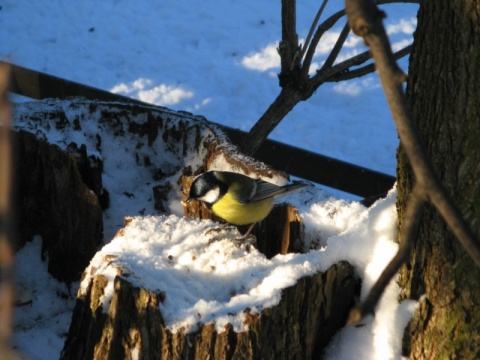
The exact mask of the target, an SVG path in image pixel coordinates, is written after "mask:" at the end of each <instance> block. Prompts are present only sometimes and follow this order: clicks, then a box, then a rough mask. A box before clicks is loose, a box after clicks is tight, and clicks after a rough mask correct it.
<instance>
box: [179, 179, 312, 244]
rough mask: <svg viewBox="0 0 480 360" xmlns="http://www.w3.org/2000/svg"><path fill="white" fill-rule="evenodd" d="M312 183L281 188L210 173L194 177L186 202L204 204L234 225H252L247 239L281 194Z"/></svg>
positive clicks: (264, 182)
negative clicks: (198, 201)
mask: <svg viewBox="0 0 480 360" xmlns="http://www.w3.org/2000/svg"><path fill="white" fill-rule="evenodd" d="M307 186H309V184H305V183H300V182H294V183H292V184H288V185H284V186H278V185H275V184H272V183H269V182H266V181H263V180H260V179H253V178H251V177H248V176H246V175H242V174H237V173H233V172H227V171H208V172H206V173H203V174H201V175H199V176H197V177H196V178H195V180H194V181H193V183H192V185H191V187H190V192H189V196H188V198H187V200H186V201H187V202H189V201H190V200H192V199H197V200H200V201H203V202H204V203H205V204H206V205H207V208H209V209H210V210H211V211H212V212H213V213H214V214H215V215H217V216H218V217H220V218H221V219H223V220H225V221H226V222H228V223H230V224H233V225H247V224H251V226H250V228H249V229H248V230H247V232H246V233H245V235H243V236H242V237H241V239H243V238H246V237H247V236H248V235H249V234H250V232H251V231H252V229H253V226H254V225H255V223H257V222H258V221H261V220H263V219H264V218H265V217H266V216H267V215H268V214H269V213H270V211H271V210H272V208H273V199H274V197H276V196H278V195H283V194H287V193H290V192H292V191H297V190H300V189H303V188H304V187H307Z"/></svg>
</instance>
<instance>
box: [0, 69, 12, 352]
mask: <svg viewBox="0 0 480 360" xmlns="http://www.w3.org/2000/svg"><path fill="white" fill-rule="evenodd" d="M9 76H10V67H9V66H8V65H7V64H5V63H3V64H0V354H4V355H5V356H13V355H12V354H11V353H10V345H9V343H10V337H11V326H12V304H13V285H12V266H13V254H12V249H11V246H10V242H9V238H8V235H9V234H8V233H9V231H8V230H9V214H10V191H11V154H12V150H11V144H10V112H11V109H10V103H9V102H8V97H7V87H8V82H9Z"/></svg>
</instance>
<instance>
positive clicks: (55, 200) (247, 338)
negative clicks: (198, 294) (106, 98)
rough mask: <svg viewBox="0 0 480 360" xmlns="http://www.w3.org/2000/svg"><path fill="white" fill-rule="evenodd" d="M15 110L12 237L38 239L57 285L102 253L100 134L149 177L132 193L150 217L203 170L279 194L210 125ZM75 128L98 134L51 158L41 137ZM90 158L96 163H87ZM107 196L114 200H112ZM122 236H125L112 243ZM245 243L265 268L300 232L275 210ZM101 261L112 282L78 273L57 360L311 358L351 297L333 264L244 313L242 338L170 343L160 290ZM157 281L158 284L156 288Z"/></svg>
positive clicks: (167, 117)
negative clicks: (141, 193)
mask: <svg viewBox="0 0 480 360" xmlns="http://www.w3.org/2000/svg"><path fill="white" fill-rule="evenodd" d="M16 110H17V111H16V112H15V116H16V120H17V122H19V123H22V126H23V128H22V129H24V130H26V131H28V132H29V134H27V133H23V132H22V131H20V133H19V135H18V139H17V142H18V145H17V146H18V149H19V150H18V159H20V160H18V162H19V163H22V164H21V165H22V166H21V169H20V170H18V174H19V175H17V176H18V178H19V179H20V181H18V182H17V187H18V188H17V189H16V190H17V192H18V193H19V203H20V204H21V206H20V208H19V210H18V213H19V218H20V219H22V220H21V221H22V226H24V228H22V232H23V234H24V238H28V236H31V235H33V234H37V233H40V234H41V235H42V239H43V247H44V251H45V252H46V253H48V257H49V271H50V272H51V273H52V274H54V275H55V276H56V277H57V278H59V279H61V280H64V281H73V280H76V279H77V278H78V273H79V271H81V269H84V268H85V266H86V265H87V263H88V260H89V259H90V258H91V257H92V256H93V253H94V251H95V248H96V246H98V244H99V242H100V241H101V232H102V222H101V220H102V208H105V207H106V206H108V196H106V194H108V193H107V191H108V190H109V189H108V188H107V189H106V190H107V191H105V189H103V184H102V183H101V173H102V162H101V161H100V160H99V159H100V158H101V157H103V156H102V154H103V151H104V145H103V143H102V136H103V135H104V134H105V133H106V132H108V133H109V134H113V135H114V136H115V137H118V138H123V139H125V138H126V139H128V141H126V142H124V143H123V144H128V146H131V148H129V149H130V152H131V154H132V156H133V158H134V159H135V164H136V165H135V166H143V167H145V168H146V169H148V173H149V174H150V175H149V176H150V177H149V178H148V179H145V184H142V186H146V187H150V189H151V191H152V198H153V199H154V204H155V209H156V210H157V211H158V212H161V213H169V212H170V211H171V210H170V209H171V207H170V202H172V199H174V200H175V201H177V202H178V203H179V202H180V201H181V196H183V197H184V196H185V194H186V193H187V191H188V189H189V183H188V182H189V181H191V179H192V176H194V175H197V174H199V173H201V172H204V171H206V170H207V169H217V170H226V171H237V172H242V173H245V174H247V175H251V176H254V177H260V178H262V179H264V180H267V181H271V182H277V183H282V182H286V175H285V174H282V173H279V172H277V171H275V170H273V169H270V168H269V167H268V166H266V165H265V164H262V163H259V162H257V161H255V160H254V159H252V158H249V157H246V156H244V155H242V154H240V153H239V152H238V150H237V149H236V148H235V147H234V146H233V145H231V144H230V142H229V141H228V139H227V138H226V137H225V135H223V133H221V131H220V130H218V129H217V128H216V127H215V126H214V125H212V124H211V123H209V122H208V121H206V120H205V119H202V118H200V117H195V116H193V115H191V114H188V113H180V112H178V113H177V112H173V111H170V110H168V109H164V108H158V107H148V106H145V107H142V106H138V105H132V104H117V103H113V104H112V103H105V102H97V101H87V100H85V99H74V100H66V101H55V100H47V101H44V102H36V103H32V104H26V105H19V107H17V109H16ZM84 121H89V123H88V124H89V125H88V126H87V128H88V129H89V131H91V129H92V128H93V127H94V126H97V128H96V129H97V131H98V133H90V134H87V135H88V136H85V139H86V141H87V140H88V141H90V140H92V141H91V142H90V143H89V144H80V143H79V144H73V143H72V144H70V146H66V147H65V148H63V149H61V148H60V147H59V146H57V145H52V144H48V143H47V142H46V141H44V140H45V139H42V136H43V137H45V138H46V136H45V134H44V133H42V131H43V130H44V129H49V128H52V127H55V128H56V129H57V130H58V129H60V130H62V129H67V130H68V131H66V133H69V134H75V132H79V133H80V134H83V135H84V134H85V130H84V129H83V128H82V126H84ZM38 124H40V125H41V129H42V130H39V128H37V125H38ZM77 135H78V134H77ZM83 135H82V136H83ZM75 136H76V135H74V137H75ZM69 142H70V141H69V140H67V139H64V141H63V143H66V144H68V143H69ZM89 150H90V151H91V150H95V152H97V153H99V154H100V157H98V158H97V159H92V158H90V157H88V156H87V153H88V151H89ZM164 158H166V159H167V161H165V159H164ZM105 161H108V156H107V157H106V160H105ZM92 164H93V165H92ZM128 171H132V169H128ZM113 196H118V194H112V192H111V191H110V197H111V199H113ZM122 196H124V195H122ZM146 215H151V214H146ZM185 215H187V216H194V217H200V218H204V219H208V218H211V214H210V213H209V211H207V209H206V208H204V207H201V206H200V204H198V203H197V204H195V203H194V202H192V203H191V204H189V208H187V209H186V210H185ZM148 218H149V217H148V216H146V217H145V219H148ZM182 219H185V218H182ZM187 220H188V221H195V220H191V219H185V221H187ZM198 224H199V225H198V226H206V225H205V222H198ZM125 229H128V224H127V226H126V227H125V228H124V229H122V230H121V232H122V231H125ZM242 231H243V230H242ZM254 234H255V235H256V237H257V240H258V243H257V246H258V248H259V249H260V250H262V251H263V252H264V254H265V255H266V257H267V258H272V257H274V256H275V255H277V254H286V253H288V252H292V251H293V252H299V251H300V249H301V243H302V240H303V224H302V222H301V218H300V216H299V215H298V212H297V210H296V209H295V208H294V207H292V206H290V205H287V204H280V205H278V206H276V207H275V208H274V210H273V211H272V213H271V214H270V215H269V217H268V218H267V219H265V220H264V221H263V222H262V223H261V224H258V225H257V226H256V229H255V232H254ZM119 235H121V233H120V234H119ZM106 240H109V239H106ZM107 246H108V245H107ZM102 251H103V250H102ZM249 251H250V250H249ZM251 251H252V252H254V251H256V250H254V249H252V250H251ZM98 254H103V253H102V252H99V253H97V255H98ZM97 255H96V256H97ZM94 259H95V258H94ZM103 260H104V261H103V262H102V265H101V266H102V267H103V266H105V267H108V268H109V269H110V270H113V272H114V273H115V276H114V277H113V278H109V277H108V276H106V275H105V274H102V273H98V274H97V273H96V270H95V269H93V268H92V267H91V265H90V267H89V268H88V269H87V270H86V271H85V272H84V275H83V276H84V279H83V281H82V284H83V285H82V288H81V290H79V293H78V296H77V302H76V306H75V309H74V312H73V316H72V323H71V326H70V330H69V333H68V336H67V341H66V343H65V347H64V350H63V352H62V359H137V358H138V359H159V358H164V359H172V358H173V359H204V358H215V359H216V358H220V359H221V358H228V359H230V358H251V359H272V358H274V357H280V358H285V359H286V358H295V359H309V358H317V357H318V356H319V354H320V352H321V349H323V347H325V345H326V344H327V342H328V340H329V339H330V337H331V336H332V335H333V334H334V333H335V332H336V331H337V329H339V328H340V327H342V326H343V325H344V320H345V317H346V315H347V314H348V311H349V309H350V306H351V304H352V302H353V297H354V293H355V291H356V287H357V285H358V284H357V280H356V279H355V277H354V271H353V268H352V267H351V266H350V265H349V264H347V263H339V264H336V265H334V266H332V267H331V268H330V269H328V270H327V271H326V272H324V273H322V272H319V271H318V272H316V273H311V274H309V275H308V276H303V277H301V278H299V279H298V281H297V282H296V283H295V284H294V285H291V286H288V287H285V288H283V290H282V293H281V298H280V299H279V302H278V303H276V304H275V305H272V306H267V307H264V308H262V309H261V313H258V312H255V311H253V310H252V307H249V306H248V305H246V306H245V308H244V309H243V310H242V311H243V313H242V314H243V316H244V319H245V320H244V323H243V325H244V326H245V327H246V328H245V329H244V330H242V331H236V330H235V327H234V326H233V325H227V326H225V327H224V328H222V329H218V328H215V327H214V326H213V325H212V324H210V323H208V322H207V323H205V324H203V325H202V326H200V327H199V328H198V329H196V330H194V331H186V330H183V331H182V330H181V329H180V330H178V331H172V330H170V329H169V328H168V324H167V323H166V322H165V314H162V312H161V305H162V303H163V302H164V301H165V298H166V297H168V299H169V301H171V299H170V298H171V297H172V294H171V293H169V292H168V289H166V290H165V289H160V290H159V289H153V288H150V287H148V286H146V285H145V284H144V283H143V282H142V281H141V280H145V279H141V275H139V274H135V273H132V272H131V271H129V270H128V269H126V268H124V267H122V265H121V262H120V263H117V261H119V260H121V254H114V255H109V256H105V258H104V259H103ZM265 261H267V260H265ZM162 276H165V275H164V274H163V273H162V272H158V274H156V275H155V276H154V277H155V278H157V277H160V278H161V277H162ZM145 281H146V280H145ZM179 285H181V284H179ZM110 289H113V291H112V294H113V295H112V299H111V303H110V305H109V306H108V309H107V308H105V304H104V303H103V301H104V296H105V294H106V293H109V292H110ZM174 300H175V299H173V301H174ZM199 300H201V299H199Z"/></svg>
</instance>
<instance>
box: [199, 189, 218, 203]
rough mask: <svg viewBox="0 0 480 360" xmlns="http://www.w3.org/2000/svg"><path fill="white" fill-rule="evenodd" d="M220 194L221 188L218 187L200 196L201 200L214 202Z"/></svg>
mask: <svg viewBox="0 0 480 360" xmlns="http://www.w3.org/2000/svg"><path fill="white" fill-rule="evenodd" d="M219 195H220V188H218V187H216V188H214V189H212V190H208V191H207V192H206V193H205V195H203V196H202V197H200V198H198V199H199V200H201V201H205V202H206V203H209V204H213V203H214V202H215V201H217V200H218V196H219Z"/></svg>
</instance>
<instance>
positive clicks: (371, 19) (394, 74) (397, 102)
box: [345, 0, 480, 322]
mask: <svg viewBox="0 0 480 360" xmlns="http://www.w3.org/2000/svg"><path fill="white" fill-rule="evenodd" d="M345 8H346V12H347V15H348V21H349V24H350V26H351V28H352V31H353V32H354V33H355V34H356V35H358V36H361V37H363V39H364V40H365V43H366V44H367V45H368V46H370V49H371V53H372V56H373V58H374V60H375V63H376V68H377V70H378V74H379V76H380V80H381V82H382V85H383V88H384V92H385V96H386V98H387V101H388V104H389V107H390V110H391V113H392V116H393V119H394V121H395V125H396V127H397V130H398V134H399V137H400V141H401V143H402V145H403V147H404V149H405V153H406V155H407V157H408V159H409V161H410V164H411V166H412V170H413V173H414V175H415V180H416V185H415V187H414V193H413V196H411V197H410V199H409V203H408V204H407V210H409V213H408V214H407V213H406V214H405V216H404V219H403V227H402V229H401V231H402V233H403V232H405V234H406V235H405V237H404V236H402V242H403V243H405V244H411V243H413V241H414V239H413V238H412V237H414V235H415V232H414V231H412V230H411V228H415V227H416V225H415V223H414V222H415V221H418V219H417V220H415V219H408V218H407V216H412V212H413V210H415V209H417V212H418V211H419V210H418V208H421V203H423V200H421V199H427V200H429V201H430V202H431V203H432V204H433V205H434V206H435V208H436V209H437V210H438V211H439V213H440V214H441V215H442V217H443V218H444V220H445V221H446V222H447V224H448V225H449V227H450V228H451V230H452V231H453V233H454V235H455V236H456V237H457V239H458V240H459V241H460V243H461V244H462V245H463V247H464V248H465V250H466V251H467V253H468V254H469V255H470V257H471V258H472V259H473V260H474V261H475V263H476V264H477V265H478V266H480V243H479V241H478V239H477V238H476V237H475V235H474V234H473V232H472V230H471V228H470V227H469V225H468V224H467V222H466V221H465V219H464V218H463V216H462V215H461V213H460V211H459V209H458V208H457V207H456V205H455V204H454V203H453V201H452V200H451V199H450V196H449V195H448V194H447V192H446V191H445V188H444V187H443V185H442V183H441V181H440V179H439V177H438V176H437V174H436V173H435V171H434V169H433V165H432V163H431V161H430V159H429V158H428V156H427V152H426V151H425V148H424V146H423V144H422V141H421V139H420V136H419V132H418V131H417V127H416V125H415V123H414V122H413V120H412V116H411V114H410V112H409V110H408V106H407V102H406V99H405V94H404V92H403V87H402V83H403V81H404V80H405V75H404V74H403V72H402V71H401V70H400V68H399V67H398V65H397V63H396V61H395V58H394V56H393V54H392V51H391V47H390V42H389V40H388V37H387V34H386V32H385V29H384V27H383V25H382V19H383V17H384V14H383V12H381V11H380V10H379V9H378V8H377V7H376V5H375V3H374V2H373V1H372V0H346V1H345ZM410 202H413V205H411V204H410ZM412 209H413V210H412ZM414 214H415V213H414ZM405 224H407V225H405ZM405 227H406V229H405ZM401 251H405V250H404V249H403V248H400V249H399V252H401ZM400 261H403V262H404V261H406V259H405V257H404V254H403V255H402V254H397V256H395V257H394V259H392V262H391V263H390V264H389V265H388V266H387V268H388V269H389V271H385V272H383V273H382V275H381V276H380V278H379V279H378V280H377V283H376V284H375V285H374V287H373V288H372V290H371V291H374V293H373V294H369V296H368V297H367V299H369V300H368V301H369V303H368V304H362V305H360V307H359V308H357V309H356V310H354V312H353V314H352V316H351V318H350V320H351V322H353V321H354V320H358V319H359V316H363V315H364V314H365V311H366V312H373V309H374V307H375V305H376V302H377V301H378V299H379V294H381V293H382V292H383V290H384V288H385V286H386V285H387V284H388V282H389V281H390V279H391V270H393V269H395V268H396V267H398V266H399V263H400ZM403 262H402V263H403ZM400 265H401V263H400ZM359 309H364V310H363V311H362V310H359ZM355 312H356V313H355Z"/></svg>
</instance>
